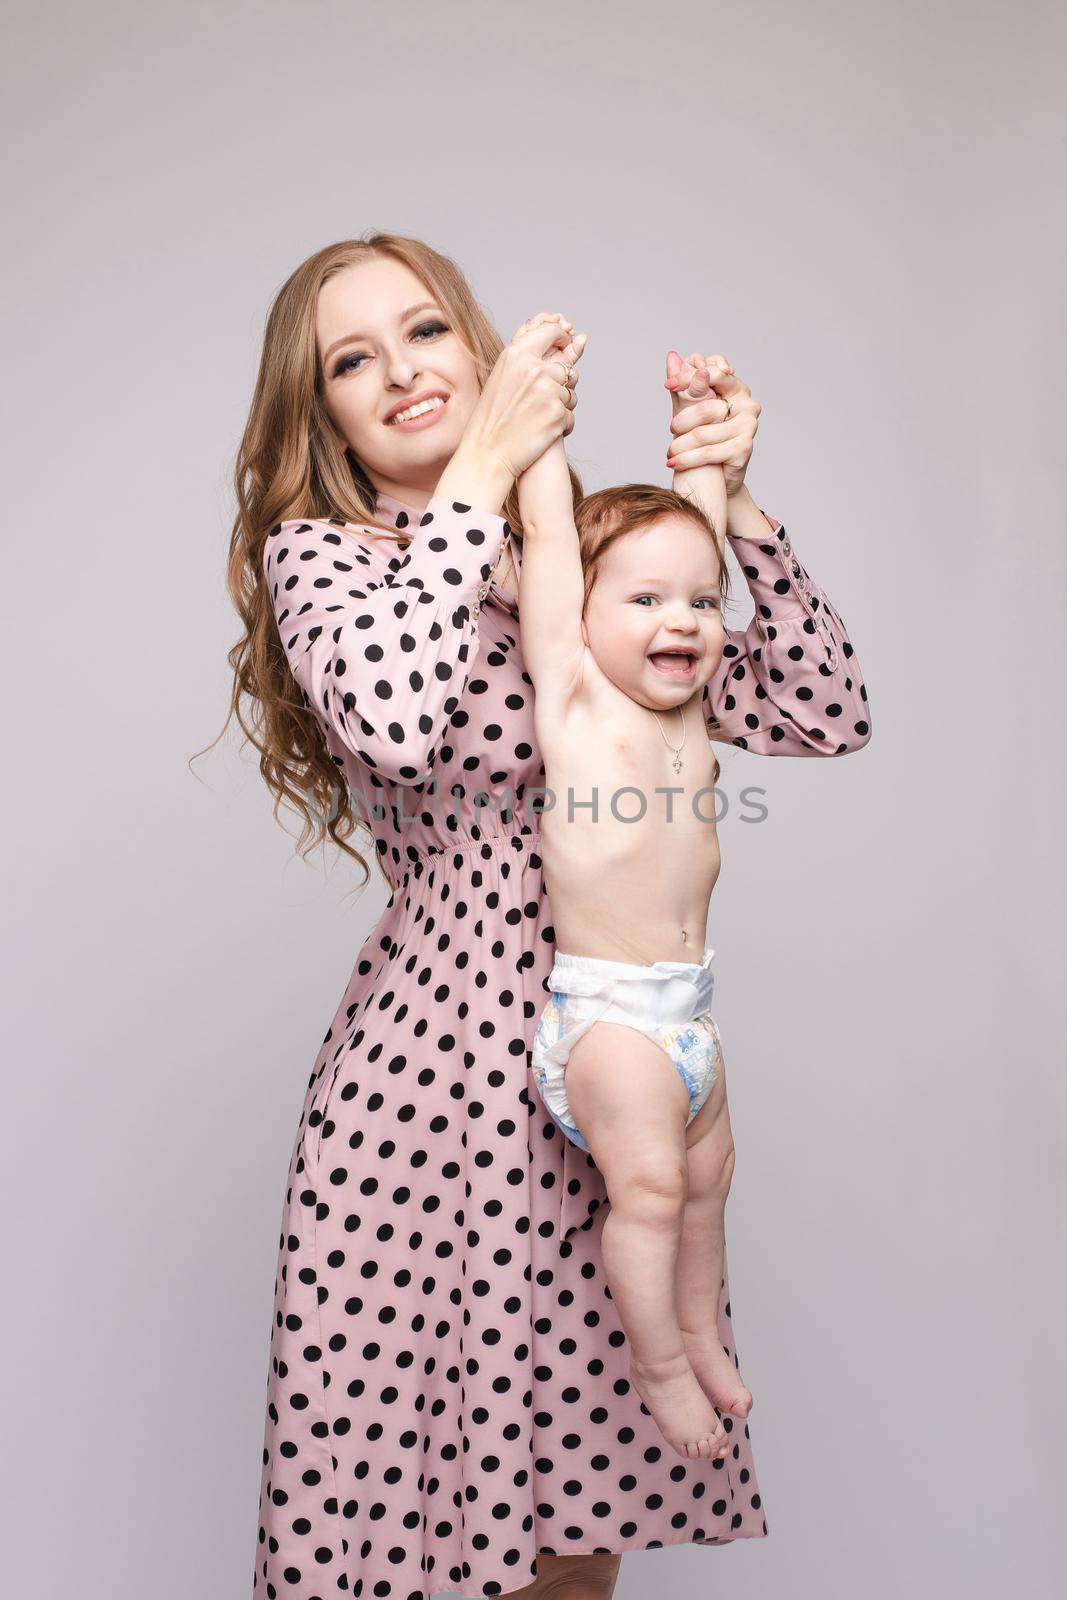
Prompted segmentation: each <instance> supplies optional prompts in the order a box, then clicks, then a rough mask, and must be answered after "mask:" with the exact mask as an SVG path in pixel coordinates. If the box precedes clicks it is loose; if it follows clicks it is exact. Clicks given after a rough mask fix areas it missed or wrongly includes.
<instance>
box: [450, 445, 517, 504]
mask: <svg viewBox="0 0 1067 1600" xmlns="http://www.w3.org/2000/svg"><path fill="white" fill-rule="evenodd" d="M514 481H515V480H514V478H513V477H512V474H511V473H510V472H509V470H508V468H507V467H506V466H505V465H504V463H503V462H502V461H501V460H500V459H499V457H498V456H495V455H494V454H493V453H492V452H491V451H489V450H485V449H483V448H482V447H481V446H480V445H477V444H463V443H461V444H460V445H459V447H458V449H457V450H456V452H455V454H454V455H453V457H452V459H451V461H450V462H449V463H448V466H447V467H446V468H445V470H444V472H443V473H442V474H441V477H440V478H439V480H438V483H437V487H436V489H435V490H434V494H435V495H436V496H439V497H440V498H441V499H444V500H458V501H459V502H460V503H461V504H462V505H466V506H471V507H472V508H473V509H474V510H475V511H484V512H487V513H491V514H492V515H493V516H497V515H498V514H499V512H500V509H501V507H502V506H503V504H504V501H505V500H506V499H507V497H508V495H509V494H510V493H511V486H512V484H513V483H514Z"/></svg>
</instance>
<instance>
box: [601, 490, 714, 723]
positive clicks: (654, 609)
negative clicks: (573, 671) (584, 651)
mask: <svg viewBox="0 0 1067 1600" xmlns="http://www.w3.org/2000/svg"><path fill="white" fill-rule="evenodd" d="M582 636H583V638H584V639H585V642H586V644H587V645H588V646H589V648H590V650H591V651H592V653H593V657H594V659H595V661H596V663H597V665H598V666H599V668H600V670H601V672H603V673H604V674H605V676H606V677H608V678H610V679H611V681H612V683H614V684H615V685H616V687H617V688H619V689H621V690H622V691H623V693H624V694H627V695H629V696H630V698H631V700H636V701H637V703H638V704H639V705H643V706H648V707H650V708H652V709H654V710H656V711H661V710H670V709H671V708H672V707H673V706H679V705H684V704H685V702H686V701H687V700H689V699H690V697H691V696H692V695H693V694H695V693H698V692H699V691H701V690H702V689H703V687H704V685H705V684H706V683H707V682H708V681H709V679H710V678H711V676H712V674H713V673H714V671H715V669H716V667H717V666H718V665H719V662H720V660H721V658H722V649H723V644H724V642H725V633H724V630H723V621H722V612H721V610H720V606H719V559H718V553H717V551H716V549H715V545H714V542H713V540H712V538H711V536H710V534H708V533H705V532H704V531H703V530H702V529H701V528H700V527H698V526H697V524H696V523H695V522H692V521H691V520H690V519H689V518H688V517H683V516H678V515H674V514H670V515H667V516H663V517H660V518H658V519H657V521H655V522H654V523H652V524H651V526H650V527H647V528H639V529H635V530H634V532H633V533H627V534H625V535H624V536H623V537H622V538H621V539H618V540H616V542H615V543H614V544H613V545H611V547H610V548H609V549H608V551H607V552H606V554H605V555H604V557H603V559H602V561H601V563H600V570H599V572H598V573H597V577H596V580H595V582H594V584H593V588H592V591H591V593H590V595H589V600H588V603H587V606H586V611H585V617H584V619H583V622H582ZM677 650H684V651H686V652H687V653H688V660H687V658H686V656H681V657H679V656H664V655H662V654H661V653H660V652H665V651H677Z"/></svg>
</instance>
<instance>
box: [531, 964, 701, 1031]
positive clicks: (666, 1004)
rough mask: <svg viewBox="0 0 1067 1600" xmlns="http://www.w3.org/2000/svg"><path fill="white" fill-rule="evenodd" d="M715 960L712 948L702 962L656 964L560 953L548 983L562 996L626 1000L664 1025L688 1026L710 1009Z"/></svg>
mask: <svg viewBox="0 0 1067 1600" xmlns="http://www.w3.org/2000/svg"><path fill="white" fill-rule="evenodd" d="M714 956H715V951H714V949H713V948H712V947H711V946H710V945H706V946H705V947H704V955H703V959H702V960H701V961H654V962H652V963H651V964H649V965H643V964H642V963H640V962H629V961H610V960H608V958H607V957H600V956H574V955H568V954H566V953H565V952H563V951H557V952H556V956H555V961H554V963H553V966H552V971H551V973H550V974H549V979H548V985H549V988H550V989H553V990H555V991H556V992H558V993H562V994H575V995H584V996H586V997H588V998H591V999H597V998H600V997H604V998H608V997H609V996H612V997H624V998H625V1003H626V1004H627V1005H628V1006H632V1007H633V1008H634V1009H635V1010H640V1011H654V1012H655V1013H656V1014H657V1015H658V1016H660V1017H661V1018H662V1020H663V1021H664V1022H665V1023H668V1024H670V1023H672V1022H679V1023H680V1022H686V1021H689V1020H690V1019H691V1018H693V1017H695V1016H699V1015H700V1014H701V1013H702V1012H704V1011H709V1010H710V1009H711V1002H712V995H713V993H714V987H715V974H714V973H713V971H712V969H711V963H712V960H713V958H714Z"/></svg>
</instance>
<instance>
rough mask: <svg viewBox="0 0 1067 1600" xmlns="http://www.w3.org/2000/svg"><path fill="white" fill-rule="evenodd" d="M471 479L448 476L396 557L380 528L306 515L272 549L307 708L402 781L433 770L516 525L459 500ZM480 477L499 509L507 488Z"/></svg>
mask: <svg viewBox="0 0 1067 1600" xmlns="http://www.w3.org/2000/svg"><path fill="white" fill-rule="evenodd" d="M454 459H455V458H453V461H454ZM446 479H447V480H448V484H447V485H446ZM467 481H468V479H465V478H462V477H461V475H460V474H459V472H458V471H456V472H454V471H453V468H452V465H450V467H449V468H448V470H447V473H446V475H445V476H444V477H442V480H441V485H446V487H447V486H448V485H450V494H449V495H443V494H435V495H434V497H433V498H432V499H431V500H430V502H429V504H428V506H427V508H426V511H425V513H424V514H423V516H422V518H421V520H420V521H419V522H418V524H417V525H416V526H415V527H413V528H412V533H411V540H410V543H409V545H408V547H407V549H406V551H405V552H404V553H402V554H394V555H391V556H389V555H387V553H386V548H385V540H384V539H382V537H381V535H378V536H373V535H371V534H370V533H367V534H365V535H363V536H362V537H361V535H360V531H359V530H358V529H357V528H352V527H346V526H344V525H343V524H341V523H335V522H332V521H319V520H316V521H300V520H297V519H293V520H290V521H287V522H282V523H279V524H278V526H277V527H275V528H272V529H271V531H270V533H269V534H268V536H267V539H266V542H265V545H264V549H263V571H264V575H265V578H266V582H267V590H268V593H269V595H270V598H271V602H272V604H273V607H274V613H275V618H276V620H277V625H278V635H279V637H280V639H281V643H282V647H283V649H284V651H285V655H286V658H287V660H288V662H289V666H290V669H291V671H292V674H293V677H294V678H295V679H296V682H297V684H298V685H299V687H300V689H301V690H302V691H303V696H304V703H305V704H306V705H307V706H309V707H310V709H311V710H312V711H314V713H315V715H316V716H317V717H318V719H319V721H320V722H321V723H322V724H323V726H324V728H325V729H327V730H328V731H332V732H333V733H334V734H335V735H336V737H337V738H338V739H339V740H340V742H341V743H342V744H343V745H344V746H345V747H346V748H347V749H348V750H350V751H351V752H352V754H353V755H354V756H356V757H357V758H358V759H359V760H360V761H362V762H364V763H365V764H366V765H367V766H368V767H370V768H371V769H372V770H373V771H375V772H378V773H380V774H381V775H382V776H383V777H384V778H387V779H390V780H391V781H392V782H394V783H405V784H421V783H424V782H426V781H427V780H428V778H429V777H430V776H431V775H432V769H433V765H434V761H435V759H436V756H437V751H438V746H439V745H440V742H441V739H442V737H443V736H444V734H445V731H446V728H447V725H448V721H449V718H450V717H451V716H452V713H453V712H454V711H455V709H456V707H457V706H458V704H459V700H460V696H461V695H462V693H463V689H464V686H465V685H466V682H467V679H468V677H469V675H470V672H471V668H472V667H473V665H474V662H475V659H476V657H477V654H478V644H479V631H478V629H479V621H478V619H479V615H480V612H481V604H482V600H483V599H484V597H485V594H486V592H487V590H488V587H489V582H490V579H491V577H492V573H493V570H494V568H495V566H496V564H497V561H498V559H499V556H500V547H501V543H502V541H503V538H504V535H505V534H506V533H507V532H508V531H509V525H508V523H507V522H506V521H505V519H504V518H503V517H502V516H500V515H499V514H498V513H496V512H484V511H482V510H481V509H479V508H478V507H477V506H476V505H475V506H472V505H471V504H469V503H468V502H467V501H465V500H462V499H459V498H453V497H450V495H451V491H454V490H455V489H456V487H457V486H458V485H460V484H461V483H466V482H467ZM469 481H471V482H474V483H476V484H478V485H479V486H480V489H481V492H484V493H485V495H486V497H487V499H488V500H489V502H490V503H491V504H495V505H497V506H499V505H500V504H501V503H502V501H503V499H504V496H505V495H506V493H507V486H505V487H504V489H503V490H502V491H501V492H500V496H499V499H498V498H496V495H497V486H496V485H494V484H493V483H492V482H491V481H490V480H489V479H488V478H486V477H485V476H484V475H483V476H479V475H478V473H477V472H476V471H474V470H472V471H471V473H470V475H469ZM441 485H439V487H440V486H441ZM388 548H391V545H390V546H389V547H388Z"/></svg>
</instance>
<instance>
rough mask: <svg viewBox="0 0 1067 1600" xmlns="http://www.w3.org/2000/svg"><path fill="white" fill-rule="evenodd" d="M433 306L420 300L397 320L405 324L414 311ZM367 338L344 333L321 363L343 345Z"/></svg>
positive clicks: (429, 301) (357, 334) (432, 302)
mask: <svg viewBox="0 0 1067 1600" xmlns="http://www.w3.org/2000/svg"><path fill="white" fill-rule="evenodd" d="M433 305H435V302H434V301H433V300H421V301H420V302H419V304H418V305H417V306H408V308H407V310H406V311H402V312H401V313H400V317H399V319H398V320H399V321H400V322H406V321H407V320H408V318H409V317H413V316H414V315H415V313H416V311H425V310H426V309H427V308H428V307H430V306H433ZM368 337H369V335H368V334H365V333H346V334H345V335H344V337H343V338H341V339H335V340H334V342H333V344H332V345H331V346H330V348H329V349H328V350H327V352H326V354H325V355H324V356H323V358H322V359H323V361H329V359H330V357H331V356H332V355H333V353H334V351H335V350H340V348H341V346H342V345H343V344H352V343H353V341H354V340H356V339H366V338H368Z"/></svg>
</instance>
